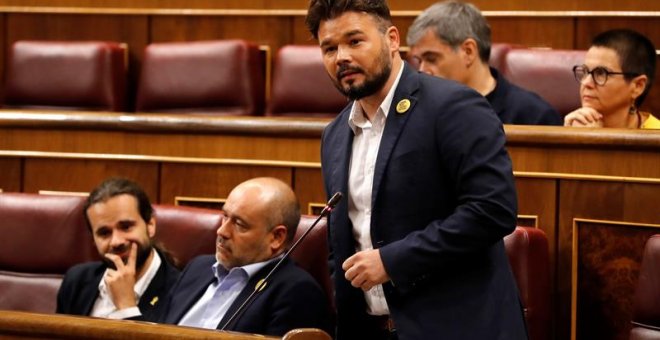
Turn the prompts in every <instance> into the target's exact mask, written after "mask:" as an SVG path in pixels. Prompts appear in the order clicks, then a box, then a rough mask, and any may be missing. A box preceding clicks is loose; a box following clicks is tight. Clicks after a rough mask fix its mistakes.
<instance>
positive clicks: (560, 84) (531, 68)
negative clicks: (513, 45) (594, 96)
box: [501, 49, 586, 116]
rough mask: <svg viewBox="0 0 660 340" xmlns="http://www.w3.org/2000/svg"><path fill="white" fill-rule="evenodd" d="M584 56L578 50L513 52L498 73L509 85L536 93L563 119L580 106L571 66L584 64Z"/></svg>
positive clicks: (583, 53) (509, 53)
mask: <svg viewBox="0 0 660 340" xmlns="http://www.w3.org/2000/svg"><path fill="white" fill-rule="evenodd" d="M585 54H586V51H577V50H575V51H574V50H540V49H512V50H510V51H509V52H508V53H507V54H506V58H505V62H504V67H503V69H502V70H501V71H502V73H503V74H504V77H506V78H507V79H508V80H509V81H511V82H512V83H514V84H516V85H518V86H520V87H522V88H525V89H527V90H530V91H532V92H535V93H537V94H538V95H539V96H541V97H543V99H545V100H546V101H547V102H548V103H550V105H552V106H553V107H554V108H555V109H556V110H557V111H558V112H559V113H560V114H561V115H562V116H564V115H566V114H567V113H569V112H571V111H573V110H575V109H577V108H579V107H580V106H581V104H580V84H578V82H577V81H575V77H574V76H573V66H575V65H581V64H583V63H584V56H585Z"/></svg>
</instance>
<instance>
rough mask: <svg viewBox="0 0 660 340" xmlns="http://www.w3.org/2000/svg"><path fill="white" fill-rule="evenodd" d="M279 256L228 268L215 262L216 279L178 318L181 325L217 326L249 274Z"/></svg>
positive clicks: (213, 267) (210, 327)
mask: <svg viewBox="0 0 660 340" xmlns="http://www.w3.org/2000/svg"><path fill="white" fill-rule="evenodd" d="M279 258H280V256H278V257H275V258H272V259H269V260H267V261H263V262H257V263H252V264H248V265H245V266H242V267H234V268H232V269H231V270H229V271H227V269H225V267H223V266H222V265H220V263H218V262H216V263H215V264H214V265H213V266H212V267H211V270H213V276H215V280H214V281H213V283H211V284H210V285H209V286H208V287H207V288H206V291H205V292H204V295H202V297H201V298H199V300H197V302H196V303H195V304H194V305H193V306H192V307H191V308H190V309H189V310H188V312H187V313H186V314H185V315H184V316H183V318H181V321H179V325H180V326H190V327H199V328H208V329H216V328H218V326H219V324H220V321H222V318H223V317H224V316H225V314H226V313H227V310H229V307H231V305H232V304H233V303H234V301H235V300H236V298H237V297H238V295H239V294H240V293H241V291H242V290H243V288H245V286H246V285H247V283H248V281H249V280H250V278H251V277H252V276H253V275H254V274H256V273H257V272H258V271H259V270H261V269H262V268H263V267H264V266H266V265H267V264H268V263H269V262H271V261H274V260H275V259H279Z"/></svg>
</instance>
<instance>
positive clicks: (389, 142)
mask: <svg viewBox="0 0 660 340" xmlns="http://www.w3.org/2000/svg"><path fill="white" fill-rule="evenodd" d="M403 68H404V69H403V73H402V74H401V79H399V84H398V86H397V88H396V90H395V92H394V97H393V98H392V105H390V111H389V112H388V114H387V122H386V123H385V130H384V131H383V137H382V138H381V140H380V146H379V148H378V156H377V158H376V167H375V169H374V183H373V188H372V191H371V193H372V194H371V206H372V207H374V206H375V203H376V199H377V198H378V191H379V189H380V184H381V182H382V180H383V174H384V173H385V168H387V164H388V162H389V160H390V156H391V155H392V150H393V149H394V146H395V145H396V143H397V142H398V141H399V137H400V136H401V131H403V127H404V126H405V125H406V122H407V121H408V117H410V115H412V114H414V111H415V104H416V103H417V98H416V97H414V96H413V95H412V94H413V93H414V92H415V91H417V88H418V87H419V80H418V79H417V77H418V74H417V73H416V72H415V71H414V70H412V69H411V68H410V66H409V65H408V64H407V63H405V62H404V63H403ZM404 100H408V101H410V106H409V107H408V108H407V110H402V112H398V111H397V104H398V103H400V102H402V101H404Z"/></svg>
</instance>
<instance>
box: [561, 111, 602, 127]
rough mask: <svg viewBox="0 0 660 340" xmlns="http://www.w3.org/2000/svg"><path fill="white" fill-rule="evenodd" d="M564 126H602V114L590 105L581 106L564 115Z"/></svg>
mask: <svg viewBox="0 0 660 340" xmlns="http://www.w3.org/2000/svg"><path fill="white" fill-rule="evenodd" d="M564 126H576V127H603V115H602V114H601V113H600V112H598V111H596V110H594V109H592V108H590V107H581V108H579V109H577V110H575V111H573V112H571V113H569V114H567V115H566V117H564Z"/></svg>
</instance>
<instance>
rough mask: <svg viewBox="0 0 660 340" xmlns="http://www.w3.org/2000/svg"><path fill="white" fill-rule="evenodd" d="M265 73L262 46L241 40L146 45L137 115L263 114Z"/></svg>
mask: <svg viewBox="0 0 660 340" xmlns="http://www.w3.org/2000/svg"><path fill="white" fill-rule="evenodd" d="M264 92H265V71H264V64H263V60H262V57H261V56H260V52H259V47H258V46H256V45H254V44H251V43H248V42H246V41H243V40H217V41H197V42H180V43H179V42H177V43H154V44H150V45H148V46H147V48H146V49H145V52H144V61H143V65H142V72H141V75H140V80H139V85H138V92H137V99H136V108H135V109H136V111H142V112H191V113H208V114H221V115H262V114H263V109H264Z"/></svg>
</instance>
